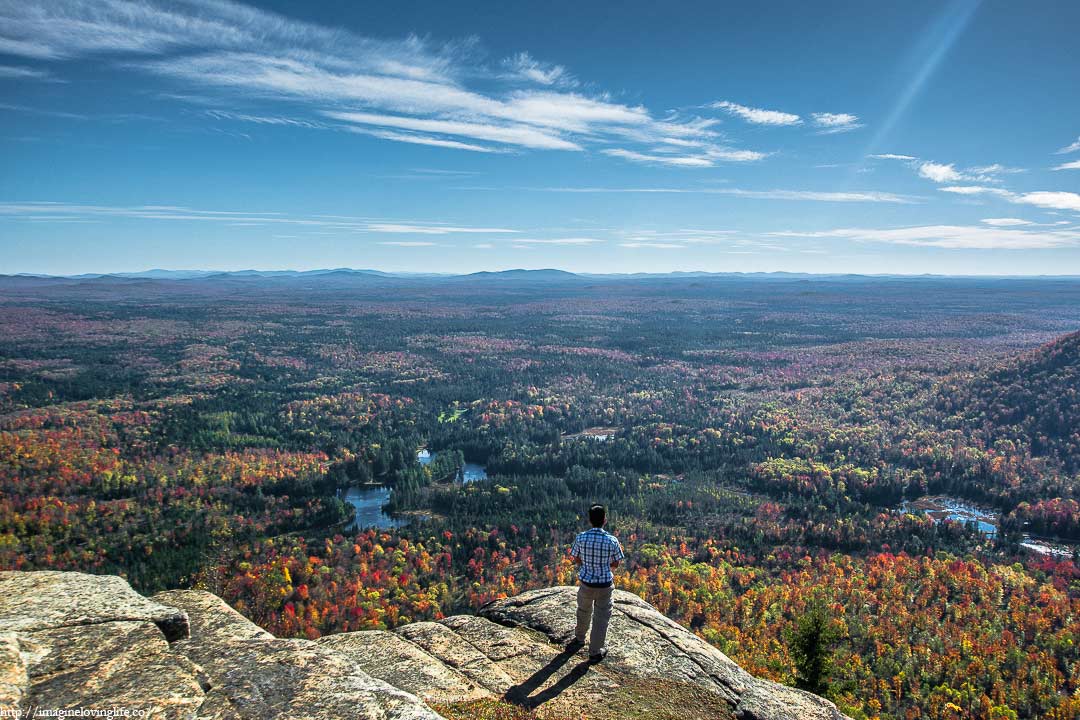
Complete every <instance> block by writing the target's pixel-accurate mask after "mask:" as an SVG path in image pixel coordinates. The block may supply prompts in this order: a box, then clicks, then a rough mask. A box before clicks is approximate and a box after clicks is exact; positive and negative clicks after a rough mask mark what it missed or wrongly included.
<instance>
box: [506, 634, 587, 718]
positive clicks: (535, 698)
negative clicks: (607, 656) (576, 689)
mask: <svg viewBox="0 0 1080 720" xmlns="http://www.w3.org/2000/svg"><path fill="white" fill-rule="evenodd" d="M576 654H577V648H567V649H565V650H563V651H562V652H561V653H559V654H558V655H556V656H555V657H553V658H551V660H550V661H549V662H548V664H547V665H545V666H544V667H542V668H540V669H539V670H537V671H536V672H534V673H533V674H532V675H531V676H529V677H528V678H527V679H525V680H523V681H522V682H520V683H518V684H517V685H514V686H513V687H511V688H510V689H509V690H507V691H506V693H505V695H504V696H503V697H505V698H506V699H507V700H509V701H510V702H512V703H514V704H515V705H521V706H522V707H525V708H528V709H530V710H531V709H533V708H537V707H539V706H541V705H543V704H544V703H546V702H547V701H548V700H551V699H552V698H555V697H558V696H559V695H560V694H562V692H563V691H564V690H566V689H567V688H568V687H570V686H571V685H573V684H574V683H576V682H577V681H578V680H580V679H581V678H583V677H585V674H586V673H587V672H589V666H590V665H592V663H591V662H590V661H588V660H582V661H581V662H579V663H578V664H577V665H575V666H574V667H573V668H572V669H571V670H570V672H568V673H566V674H565V675H563V676H562V677H561V678H559V680H558V682H556V683H555V684H554V685H552V686H551V687H549V688H547V689H545V690H543V691H541V692H539V693H537V694H536V695H533V692H535V691H536V689H537V688H538V687H540V686H541V685H543V684H544V683H545V682H547V681H548V678H550V677H551V676H552V675H554V674H555V673H557V672H558V671H559V669H560V668H561V667H562V666H564V665H566V663H568V662H570V659H571V658H573V657H574V655H576Z"/></svg>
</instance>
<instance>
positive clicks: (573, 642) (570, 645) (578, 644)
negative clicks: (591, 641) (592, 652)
mask: <svg viewBox="0 0 1080 720" xmlns="http://www.w3.org/2000/svg"><path fill="white" fill-rule="evenodd" d="M584 644H585V638H574V639H573V640H571V641H570V642H568V643H566V647H568V648H579V647H581V646H582V645H584Z"/></svg>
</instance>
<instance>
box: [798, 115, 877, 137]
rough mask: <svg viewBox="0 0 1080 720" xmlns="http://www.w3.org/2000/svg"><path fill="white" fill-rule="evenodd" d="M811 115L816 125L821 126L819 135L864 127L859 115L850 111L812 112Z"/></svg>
mask: <svg viewBox="0 0 1080 720" xmlns="http://www.w3.org/2000/svg"><path fill="white" fill-rule="evenodd" d="M810 116H811V117H812V118H813V119H814V125H815V126H816V127H818V128H820V129H819V131H818V135H835V134H837V133H845V132H851V131H852V130H858V129H859V128H861V127H864V125H863V124H862V123H861V122H859V116H858V115H852V114H850V113H811V115H810Z"/></svg>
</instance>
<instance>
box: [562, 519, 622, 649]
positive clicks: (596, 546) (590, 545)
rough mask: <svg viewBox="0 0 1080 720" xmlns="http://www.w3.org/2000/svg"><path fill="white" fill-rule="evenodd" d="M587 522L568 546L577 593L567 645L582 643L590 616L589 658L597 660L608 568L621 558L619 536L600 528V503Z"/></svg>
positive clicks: (607, 614) (607, 600) (607, 605)
mask: <svg viewBox="0 0 1080 720" xmlns="http://www.w3.org/2000/svg"><path fill="white" fill-rule="evenodd" d="M589 522H590V523H591V524H592V528H591V529H589V530H586V531H585V532H583V533H581V534H580V535H578V536H577V537H576V538H575V539H574V545H573V547H571V548H570V557H572V558H574V564H575V565H577V566H578V580H579V581H580V585H579V586H578V593H577V629H576V630H575V631H574V639H573V641H571V643H570V644H571V645H573V646H578V645H584V644H585V631H586V630H588V629H589V619H590V616H591V618H592V633H591V634H590V635H589V659H590V660H592V661H594V662H598V661H600V660H603V659H604V658H605V657H607V652H608V651H607V647H606V646H605V644H604V643H605V642H606V641H607V629H608V621H609V620H611V608H612V605H613V603H612V600H611V593H612V590H613V589H614V584H615V575H614V574H613V573H612V570H614V569H615V568H617V567H618V566H619V561H620V560H622V559H623V557H624V555H623V550H622V545H620V544H619V539H618V538H616V537H615V536H614V535H612V534H611V533H609V532H607V531H606V530H604V525H605V524H606V523H607V511H606V510H605V509H604V506H603V505H593V506H592V507H590V508H589Z"/></svg>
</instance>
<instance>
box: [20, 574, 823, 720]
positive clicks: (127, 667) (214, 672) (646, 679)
mask: <svg viewBox="0 0 1080 720" xmlns="http://www.w3.org/2000/svg"><path fill="white" fill-rule="evenodd" d="M573 594H574V588H570V587H555V588H546V589H542V590H535V591H532V592H527V593H524V594H522V595H518V596H516V597H513V598H508V599H506V600H500V601H496V602H494V603H491V604H489V605H487V606H485V607H484V608H482V609H481V610H480V613H479V615H476V616H471V615H459V616H454V617H450V618H446V619H445V620H442V621H440V622H418V623H413V624H410V625H405V626H402V627H399V628H396V629H395V630H393V631H378V630H373V631H366V632H352V633H343V634H339V635H330V636H327V637H324V638H320V639H319V640H318V641H314V642H312V641H308V640H295V639H280V638H275V637H273V636H272V635H270V634H269V633H267V632H266V631H264V630H262V629H260V628H259V627H257V626H256V625H254V624H253V623H251V622H250V621H248V620H247V619H245V618H244V617H243V616H241V615H240V614H239V613H237V612H236V611H235V610H233V609H232V608H230V607H229V606H228V605H226V604H225V602H224V601H222V600H221V599H220V598H218V597H217V596H215V595H212V594H210V593H206V592H202V591H198V590H172V591H168V592H163V593H158V594H157V595H154V596H153V597H151V598H145V597H143V596H141V595H139V594H138V593H136V592H135V591H133V590H132V589H131V587H130V586H128V584H127V582H125V581H124V580H123V579H121V578H119V577H114V576H99V575H84V574H82V573H73V572H0V708H12V707H19V708H23V709H26V708H34V709H37V710H48V709H68V710H72V709H75V708H83V709H84V710H107V709H110V708H124V709H127V711H129V713H134V714H131V715H129V716H130V717H137V718H140V720H142V719H144V718H169V719H172V718H177V719H181V718H182V719H184V720H188V719H191V720H194V719H196V718H197V719H200V720H202V719H215V720H216V719H218V718H220V719H222V720H224V719H225V718H229V719H241V718H242V719H244V720H248V719H250V720H277V719H278V718H280V719H281V720H296V719H297V718H315V719H323V718H325V719H326V720H330V719H331V718H356V719H357V720H368V719H371V720H383V719H385V720H435V719H437V718H440V717H444V715H443V714H440V713H444V714H449V713H450V712H453V713H454V715H455V717H467V716H468V715H469V710H468V709H469V708H470V707H483V706H484V703H486V702H493V701H501V702H507V703H512V704H513V705H515V706H518V707H520V708H524V709H527V710H533V711H535V712H536V715H537V716H538V717H540V718H551V719H552V720H555V719H562V718H570V717H573V718H593V719H595V720H605V719H607V718H610V719H612V720H615V719H621V718H653V717H655V718H669V717H670V718H743V719H745V720H839V719H841V718H843V717H844V716H842V715H841V714H840V713H839V712H838V711H837V709H836V707H835V706H834V705H833V704H832V703H830V702H828V701H827V700H824V699H822V698H819V697H817V696H816V695H812V694H809V693H805V692H801V691H799V690H795V689H792V688H789V687H786V686H783V685H778V684H776V683H772V682H769V681H766V680H761V679H758V678H755V677H753V676H752V675H750V674H749V673H747V672H746V671H744V670H743V669H742V668H740V667H739V666H738V665H737V664H736V663H734V662H733V661H732V660H730V659H729V658H728V657H727V656H726V655H724V654H723V653H721V652H720V651H719V650H717V649H716V648H714V647H712V646H711V645H709V644H708V643H706V642H705V641H703V640H701V639H700V638H698V637H697V636H695V635H694V634H692V633H690V632H689V631H687V630H686V629H685V628H683V627H682V626H680V625H678V624H677V623H675V622H672V621H671V620H669V619H668V618H666V617H664V616H663V615H661V614H660V613H658V612H657V611H656V610H655V609H654V608H653V607H652V606H651V605H649V604H648V603H646V602H644V601H642V600H641V599H640V598H638V597H636V596H634V595H631V594H629V593H625V592H620V591H616V593H615V612H614V613H613V615H612V620H611V626H610V630H609V636H608V637H609V640H608V646H609V647H610V648H611V655H610V656H609V657H608V658H607V659H606V660H604V661H603V662H601V663H597V664H590V663H589V662H588V660H587V657H586V655H585V651H584V650H576V651H571V650H567V649H565V647H563V646H564V644H565V643H566V641H568V640H569V639H570V637H571V634H572V632H573V615H574V596H573Z"/></svg>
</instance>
